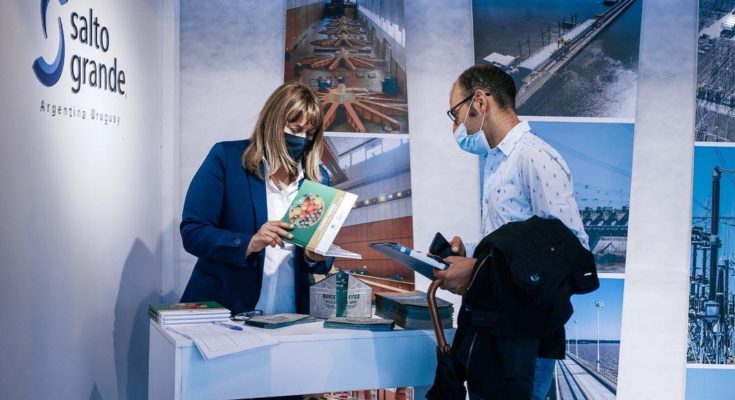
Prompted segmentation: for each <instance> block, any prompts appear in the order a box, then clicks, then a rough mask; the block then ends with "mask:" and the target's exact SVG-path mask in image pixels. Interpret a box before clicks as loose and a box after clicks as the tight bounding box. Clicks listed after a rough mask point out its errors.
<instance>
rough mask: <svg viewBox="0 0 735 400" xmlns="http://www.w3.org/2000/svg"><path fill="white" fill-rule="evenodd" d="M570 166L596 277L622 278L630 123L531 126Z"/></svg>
mask: <svg viewBox="0 0 735 400" xmlns="http://www.w3.org/2000/svg"><path fill="white" fill-rule="evenodd" d="M530 124H531V130H532V131H533V132H534V133H535V134H536V135H538V136H539V137H541V139H543V140H545V141H546V142H548V143H549V144H550V145H551V146H553V147H554V148H555V149H556V150H557V151H559V153H560V154H561V156H562V157H564V160H565V161H566V162H567V165H568V166H569V170H570V172H571V174H572V180H573V183H574V197H575V199H576V200H577V206H578V207H579V212H580V215H581V217H582V222H583V223H584V229H585V231H586V232H587V234H588V235H589V238H590V250H591V251H592V253H593V254H594V255H595V262H596V263H597V270H598V272H600V273H603V274H604V273H618V274H620V273H624V272H625V259H626V251H627V243H628V215H629V213H630V209H629V205H630V178H631V170H632V164H633V124H624V123H589V122H565V121H564V122H556V121H554V122H541V121H532V122H531V123H530Z"/></svg>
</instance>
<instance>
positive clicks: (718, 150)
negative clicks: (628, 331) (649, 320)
mask: <svg viewBox="0 0 735 400" xmlns="http://www.w3.org/2000/svg"><path fill="white" fill-rule="evenodd" d="M692 203H693V205H692V236H691V246H692V247H691V260H690V263H691V264H690V281H689V283H690V286H689V337H688V352H687V360H688V361H689V362H690V363H695V364H729V365H733V364H735V351H734V349H733V345H734V343H733V334H734V333H735V286H733V285H732V284H733V283H734V282H733V277H734V276H735V268H734V267H735V263H733V260H735V146H728V147H721V146H704V145H702V146H697V147H696V148H695V150H694V182H693V202H692Z"/></svg>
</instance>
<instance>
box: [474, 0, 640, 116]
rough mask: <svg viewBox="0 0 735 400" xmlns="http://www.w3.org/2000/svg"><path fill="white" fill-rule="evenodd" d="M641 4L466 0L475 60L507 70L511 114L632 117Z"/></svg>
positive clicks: (631, 1)
mask: <svg viewBox="0 0 735 400" xmlns="http://www.w3.org/2000/svg"><path fill="white" fill-rule="evenodd" d="M642 2H643V1H642V0H619V1H589V0H568V1H564V2H557V1H552V2H550V1H546V0H522V1H517V0H489V1H488V0H473V1H472V14H473V19H474V21H473V22H474V39H475V63H476V64H493V65H496V66H498V67H500V68H503V69H504V70H505V71H507V72H508V73H509V74H511V76H513V79H514V80H515V82H516V87H517V89H518V96H517V100H516V101H517V107H518V111H519V114H521V115H529V116H560V117H600V118H627V119H631V118H633V117H634V114H635V103H636V102H635V97H636V87H637V81H638V49H639V44H640V30H641V29H640V25H641V3H642Z"/></svg>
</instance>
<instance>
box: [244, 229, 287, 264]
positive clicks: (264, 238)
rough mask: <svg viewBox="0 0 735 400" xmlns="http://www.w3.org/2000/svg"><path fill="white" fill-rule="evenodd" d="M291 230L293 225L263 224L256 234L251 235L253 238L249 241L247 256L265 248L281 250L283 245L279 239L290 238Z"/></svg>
mask: <svg viewBox="0 0 735 400" xmlns="http://www.w3.org/2000/svg"><path fill="white" fill-rule="evenodd" d="M291 229H293V225H291V224H288V223H285V222H283V221H268V222H266V223H264V224H263V226H261V227H260V229H259V230H258V232H257V233H256V234H255V235H253V238H252V239H250V243H248V251H247V255H248V256H249V255H251V254H253V253H257V252H259V251H261V250H263V249H264V248H265V246H271V247H276V246H280V247H281V248H283V247H284V246H285V245H284V244H283V240H282V239H281V238H287V239H290V238H292V237H293V235H292V234H291V232H289V231H290V230H291Z"/></svg>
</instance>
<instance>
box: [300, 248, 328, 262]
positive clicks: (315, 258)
mask: <svg viewBox="0 0 735 400" xmlns="http://www.w3.org/2000/svg"><path fill="white" fill-rule="evenodd" d="M304 256H306V258H307V259H308V260H311V261H316V262H322V261H327V257H326V256H323V255H321V254H317V253H314V252H313V251H311V250H304Z"/></svg>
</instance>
